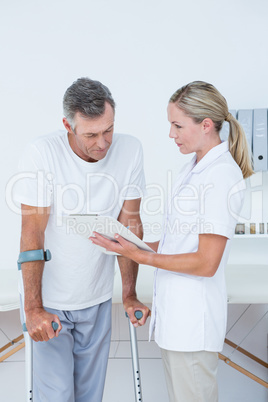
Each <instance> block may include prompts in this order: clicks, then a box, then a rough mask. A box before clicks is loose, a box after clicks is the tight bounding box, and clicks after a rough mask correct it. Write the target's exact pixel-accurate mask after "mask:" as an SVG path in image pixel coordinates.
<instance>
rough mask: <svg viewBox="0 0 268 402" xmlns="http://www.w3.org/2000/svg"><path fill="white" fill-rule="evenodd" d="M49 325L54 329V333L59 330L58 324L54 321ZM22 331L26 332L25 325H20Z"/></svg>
mask: <svg viewBox="0 0 268 402" xmlns="http://www.w3.org/2000/svg"><path fill="white" fill-rule="evenodd" d="M51 325H52V328H53V329H54V331H57V329H58V328H59V324H58V323H57V322H55V321H52V323H51ZM22 330H23V331H24V332H27V328H26V324H22Z"/></svg>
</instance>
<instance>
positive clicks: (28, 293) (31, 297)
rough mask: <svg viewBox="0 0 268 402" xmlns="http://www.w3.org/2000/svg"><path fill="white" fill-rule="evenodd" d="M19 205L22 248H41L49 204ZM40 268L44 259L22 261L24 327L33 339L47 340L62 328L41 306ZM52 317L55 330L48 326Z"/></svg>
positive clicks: (41, 273) (52, 315)
mask: <svg viewBox="0 0 268 402" xmlns="http://www.w3.org/2000/svg"><path fill="white" fill-rule="evenodd" d="M21 209H22V228H21V246H20V250H21V252H22V251H28V250H38V249H44V238H45V229H46V226H47V222H48V218H49V213H50V208H37V207H31V206H27V205H23V204H22V206H21ZM43 270H44V261H32V262H26V263H23V264H22V276H23V285H24V310H25V315H26V327H27V330H28V333H29V335H30V336H31V338H32V339H33V340H34V341H36V342H38V341H48V340H49V339H51V338H54V336H58V334H59V332H60V330H61V324H60V321H59V318H58V316H56V315H54V314H50V313H48V312H46V311H45V310H44V308H43V302H42V290H41V289H42V276H43ZM52 321H55V322H57V323H58V324H59V328H58V329H57V331H56V332H54V330H53V328H52V326H51V322H52Z"/></svg>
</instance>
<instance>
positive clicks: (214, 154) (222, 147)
mask: <svg viewBox="0 0 268 402" xmlns="http://www.w3.org/2000/svg"><path fill="white" fill-rule="evenodd" d="M228 151H229V147H228V141H223V142H222V143H221V144H219V145H216V146H215V147H213V148H211V149H210V150H209V151H208V152H207V153H206V155H205V156H203V158H202V159H201V160H200V161H199V162H198V163H196V155H195V156H194V157H193V159H192V161H191V163H190V165H191V166H193V168H192V173H200V172H201V171H202V170H204V169H205V168H206V167H207V166H209V165H210V164H211V163H212V162H214V161H215V160H216V159H218V158H219V157H220V156H221V155H222V154H224V153H226V152H228Z"/></svg>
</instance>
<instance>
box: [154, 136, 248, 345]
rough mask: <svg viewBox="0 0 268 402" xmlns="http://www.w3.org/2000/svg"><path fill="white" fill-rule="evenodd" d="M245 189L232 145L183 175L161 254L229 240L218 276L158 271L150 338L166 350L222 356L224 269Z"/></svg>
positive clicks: (176, 187) (172, 203)
mask: <svg viewBox="0 0 268 402" xmlns="http://www.w3.org/2000/svg"><path fill="white" fill-rule="evenodd" d="M244 190H245V183H244V180H243V177H242V173H241V170H240V168H239V167H238V165H237V164H236V163H235V161H234V160H233V158H232V156H231V154H230V153H229V151H228V144H227V142H223V143H221V144H220V145H218V146H216V147H214V148H212V149H211V150H210V151H209V152H208V153H207V154H206V155H205V156H204V157H203V158H202V159H201V161H200V162H199V163H198V164H196V156H195V157H194V158H193V160H192V161H191V162H190V163H189V164H188V165H187V166H186V168H185V169H183V171H182V172H181V174H180V175H179V177H178V180H177V181H176V183H175V185H174V189H173V194H172V197H171V200H170V202H169V203H168V205H167V211H166V217H165V222H164V230H163V234H162V237H161V240H160V244H159V248H158V252H159V253H161V254H182V253H192V252H195V251H197V249H198V235H199V234H203V233H214V234H217V235H221V236H225V237H227V238H228V240H227V245H226V248H225V251H224V253H223V257H222V260H221V262H220V265H219V267H218V270H217V272H216V274H215V275H214V276H213V277H211V278H207V277H199V276H194V275H186V274H180V273H174V272H171V271H167V270H163V269H156V271H155V283H154V297H153V307H152V319H151V325H150V337H151V335H152V332H153V330H155V340H156V342H157V344H158V345H159V346H160V347H161V348H163V349H167V350H176V351H184V352H187V351H200V350H206V351H211V352H218V351H220V350H222V346H223V342H224V337H225V331H226V321H227V300H226V287H225V277H224V268H225V266H226V263H227V259H228V254H229V250H230V240H231V239H232V237H233V234H234V230H235V224H236V221H237V218H238V214H239V212H240V210H241V207H242V203H243V198H244Z"/></svg>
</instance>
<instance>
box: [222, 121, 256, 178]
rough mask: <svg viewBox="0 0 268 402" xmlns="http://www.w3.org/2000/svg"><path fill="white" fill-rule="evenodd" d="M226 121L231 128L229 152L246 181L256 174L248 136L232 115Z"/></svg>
mask: <svg viewBox="0 0 268 402" xmlns="http://www.w3.org/2000/svg"><path fill="white" fill-rule="evenodd" d="M225 120H226V121H228V122H229V127H230V129H229V137H228V144H229V151H230V153H231V155H232V157H233V158H234V160H235V161H236V163H237V164H238V166H239V167H240V169H241V171H242V174H243V177H244V179H246V178H247V177H250V176H251V175H252V174H253V173H254V171H253V169H252V162H251V157H250V153H249V150H248V144H247V139H246V135H245V133H244V130H243V128H242V126H241V125H240V124H239V123H238V121H237V120H236V119H235V118H234V117H233V116H232V115H231V114H230V113H229V114H228V116H227V117H226V119H225Z"/></svg>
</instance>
